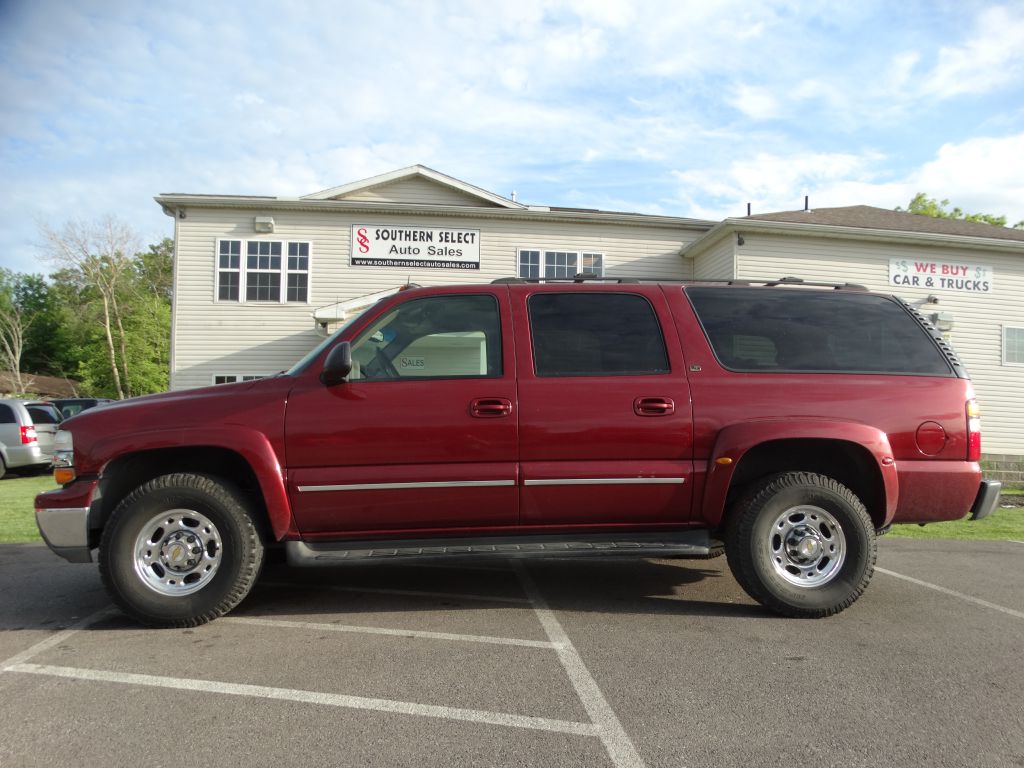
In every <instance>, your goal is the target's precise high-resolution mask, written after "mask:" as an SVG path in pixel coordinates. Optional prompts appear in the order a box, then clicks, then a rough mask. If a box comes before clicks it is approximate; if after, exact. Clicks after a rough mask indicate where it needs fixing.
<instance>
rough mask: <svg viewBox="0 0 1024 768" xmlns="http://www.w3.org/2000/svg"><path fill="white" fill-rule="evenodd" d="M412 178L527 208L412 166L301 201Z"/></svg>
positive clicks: (491, 202) (502, 204)
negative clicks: (426, 180)
mask: <svg viewBox="0 0 1024 768" xmlns="http://www.w3.org/2000/svg"><path fill="white" fill-rule="evenodd" d="M411 178H421V179H428V180H430V181H432V182H434V183H435V184H440V185H442V186H445V187H449V188H450V189H454V190H457V191H459V192H462V193H463V194H466V195H469V196H471V197H475V198H478V199H479V200H481V201H483V202H486V203H487V204H488V205H496V206H498V207H500V208H512V209H524V208H526V207H527V206H525V205H522V204H520V203H517V202H514V201H512V200H509V199H508V198H505V197H501V196H500V195H496V194H494V193H493V192H488V191H487V190H486V189H481V188H480V187H475V186H473V185H472V184H467V183H466V182H464V181H459V180H458V179H456V178H454V177H452V176H448V175H446V174H443V173H441V172H440V171H435V170H434V169H432V168H427V167H426V166H425V165H411V166H409V167H408V168H400V169H398V170H397V171H391V172H390V173H382V174H380V175H379V176H372V177H370V178H369V179H363V180H362V181H353V182H351V183H349V184H342V185H341V186H340V187H331V188H330V189H324V190H322V191H320V192H314V193H313V194H311V195H303V196H302V197H301V198H300V199H301V200H333V199H337V198H340V197H344V196H345V195H351V194H352V193H354V192H361V191H364V190H367V189H372V188H373V187H380V186H383V185H385V184H393V183H394V182H396V181H404V180H406V179H411Z"/></svg>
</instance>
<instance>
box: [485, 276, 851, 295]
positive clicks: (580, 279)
mask: <svg viewBox="0 0 1024 768" xmlns="http://www.w3.org/2000/svg"><path fill="white" fill-rule="evenodd" d="M491 283H492V284H495V285H526V284H533V285H536V284H538V283H619V284H623V283H678V284H681V285H707V284H709V283H710V284H714V285H739V286H748V287H749V286H754V285H763V286H764V287H765V288H777V287H779V286H780V285H798V286H806V287H809V288H831V289H832V290H835V291H864V292H868V291H869V290H870V289H869V288H868V287H867V286H864V285H860V284H859V283H824V282H817V281H812V280H804V279H803V278H802V277H792V276H787V277H780V278H777V279H775V280H750V279H747V278H731V279H716V280H701V279H699V278H696V279H692V280H663V279H658V278H656V277H600V276H598V275H593V274H588V273H586V272H581V273H579V274H577V275H575V276H573V277H499V278H497V279H496V280H492V281H491Z"/></svg>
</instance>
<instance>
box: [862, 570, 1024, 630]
mask: <svg viewBox="0 0 1024 768" xmlns="http://www.w3.org/2000/svg"><path fill="white" fill-rule="evenodd" d="M875 570H876V571H880V572H881V573H884V574H886V575H888V576H894V577H895V578H897V579H903V580H904V581H909V582H910V583H911V584H917V585H918V586H919V587H927V588H928V589H934V590H935V591H936V592H941V593H943V594H944V595H950V596H951V597H958V598H960V599H961V600H966V601H967V602H969V603H974V604H975V605H980V606H983V607H985V608H991V609H992V610H994V611H1000V612H1002V613H1005V614H1007V615H1009V616H1014V617H1016V618H1018V619H1024V612H1021V611H1015V610H1013V608H1007V607H1005V606H1002V605H996V604H995V603H990V602H989V601H988V600H982V599H981V598H979V597H972V596H971V595H965V594H964V593H963V592H957V591H956V590H953V589H947V588H946V587H940V586H939V585H938V584H930V583H929V582H927V581H921V580H920V579H915V578H913V577H912V576H904V575H903V574H902V573H896V572H895V571H890V570H887V569H885V568H879V567H878V566H875Z"/></svg>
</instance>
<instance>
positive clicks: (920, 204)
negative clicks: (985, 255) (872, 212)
mask: <svg viewBox="0 0 1024 768" xmlns="http://www.w3.org/2000/svg"><path fill="white" fill-rule="evenodd" d="M949 204H950V203H949V200H936V199H935V198H932V197H928V195H926V194H925V193H924V192H918V193H917V194H916V195H914V199H913V200H911V201H910V205H908V206H907V207H906V208H901V207H900V206H898V205H897V206H896V210H897V211H904V212H906V213H917V214H921V215H922V216H932V217H934V218H936V219H960V220H962V221H977V222H980V223H982V224H992V225H993V226H996V227H1005V226H1006V217H1005V216H994V215H992V214H990V213H966V212H965V211H964V210H963V209H962V208H959V207H955V208H953V209H950V208H949ZM1013 226H1014V229H1024V221H1018V222H1017V223H1016V224H1014V225H1013Z"/></svg>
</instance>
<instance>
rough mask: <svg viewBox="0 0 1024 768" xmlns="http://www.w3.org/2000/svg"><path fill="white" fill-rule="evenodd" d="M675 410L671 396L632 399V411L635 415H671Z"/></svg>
mask: <svg viewBox="0 0 1024 768" xmlns="http://www.w3.org/2000/svg"><path fill="white" fill-rule="evenodd" d="M675 412H676V404H675V401H673V400H672V398H671V397H638V398H637V399H636V400H634V401H633V413H635V414H636V415H637V416H671V415H672V414H673V413H675Z"/></svg>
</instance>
